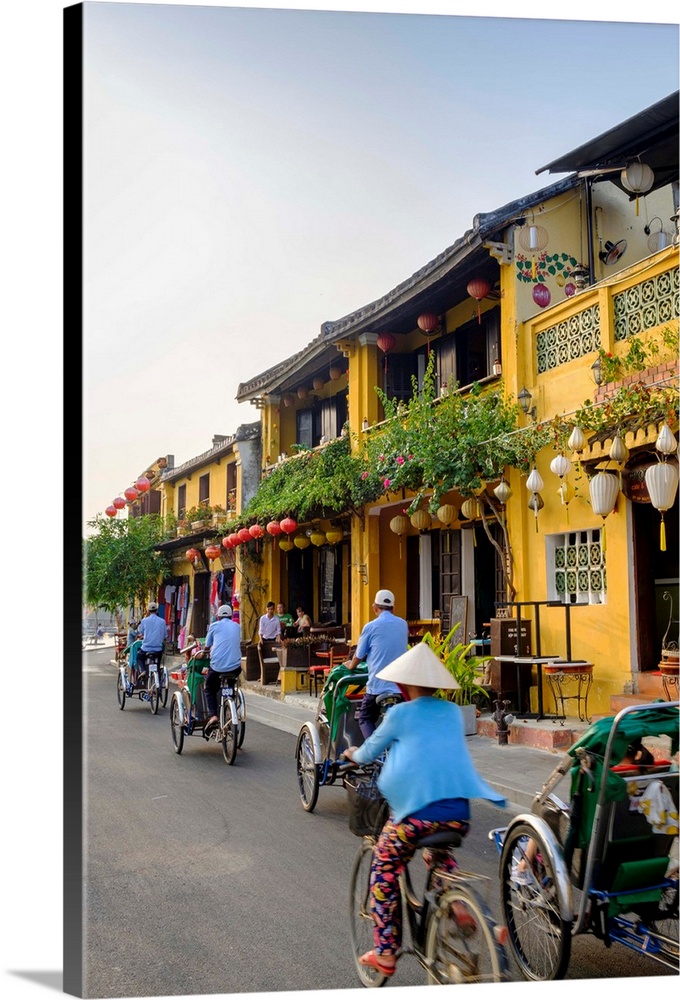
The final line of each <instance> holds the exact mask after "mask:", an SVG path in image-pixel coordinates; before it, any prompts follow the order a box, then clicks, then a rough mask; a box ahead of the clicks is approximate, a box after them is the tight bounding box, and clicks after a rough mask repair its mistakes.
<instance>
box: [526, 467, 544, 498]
mask: <svg viewBox="0 0 680 1000" xmlns="http://www.w3.org/2000/svg"><path fill="white" fill-rule="evenodd" d="M543 486H544V483H543V479H542V477H541V474H540V472H539V471H538V469H537V468H536V466H534V468H533V469H532V470H531V473H530V474H529V477H528V479H527V489H528V490H530V491H531V492H532V493H538V491H539V490H542V489H543Z"/></svg>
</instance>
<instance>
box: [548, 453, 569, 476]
mask: <svg viewBox="0 0 680 1000" xmlns="http://www.w3.org/2000/svg"><path fill="white" fill-rule="evenodd" d="M570 469H571V462H570V461H569V459H568V458H567V457H566V456H565V455H556V456H555V458H553V460H552V462H551V463H550V471H551V472H554V473H555V475H556V476H559V477H560V479H561V478H562V476H566V475H567V473H568V472H569V470H570Z"/></svg>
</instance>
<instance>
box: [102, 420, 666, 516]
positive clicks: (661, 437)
mask: <svg viewBox="0 0 680 1000" xmlns="http://www.w3.org/2000/svg"><path fill="white" fill-rule="evenodd" d="M677 447H678V442H677V441H676V440H675V435H674V434H673V431H672V430H671V429H670V427H669V426H668V424H665V423H664V424H662V425H661V430H660V431H659V434H658V437H657V439H656V450H657V451H660V452H661V454H662V455H672V454H673V452H674V451H675V449H676V448H677ZM113 502H114V503H115V502H116V501H115V500H114V501H113Z"/></svg>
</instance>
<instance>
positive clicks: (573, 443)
mask: <svg viewBox="0 0 680 1000" xmlns="http://www.w3.org/2000/svg"><path fill="white" fill-rule="evenodd" d="M585 443H586V437H585V434H584V433H583V431H582V430H581V428H580V427H574V429H573V431H572V432H571V434H570V435H569V440H568V442H567V444H568V445H569V447H570V448H571V450H572V451H580V450H581V448H583V447H585Z"/></svg>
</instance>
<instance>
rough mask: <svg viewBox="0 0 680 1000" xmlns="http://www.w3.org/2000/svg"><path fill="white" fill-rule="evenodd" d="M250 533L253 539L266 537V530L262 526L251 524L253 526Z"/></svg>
mask: <svg viewBox="0 0 680 1000" xmlns="http://www.w3.org/2000/svg"><path fill="white" fill-rule="evenodd" d="M248 531H249V532H250V537H251V538H256V539H257V538H262V536H263V535H264V528H263V527H262V525H261V524H251V526H250V527H249V528H248Z"/></svg>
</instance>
